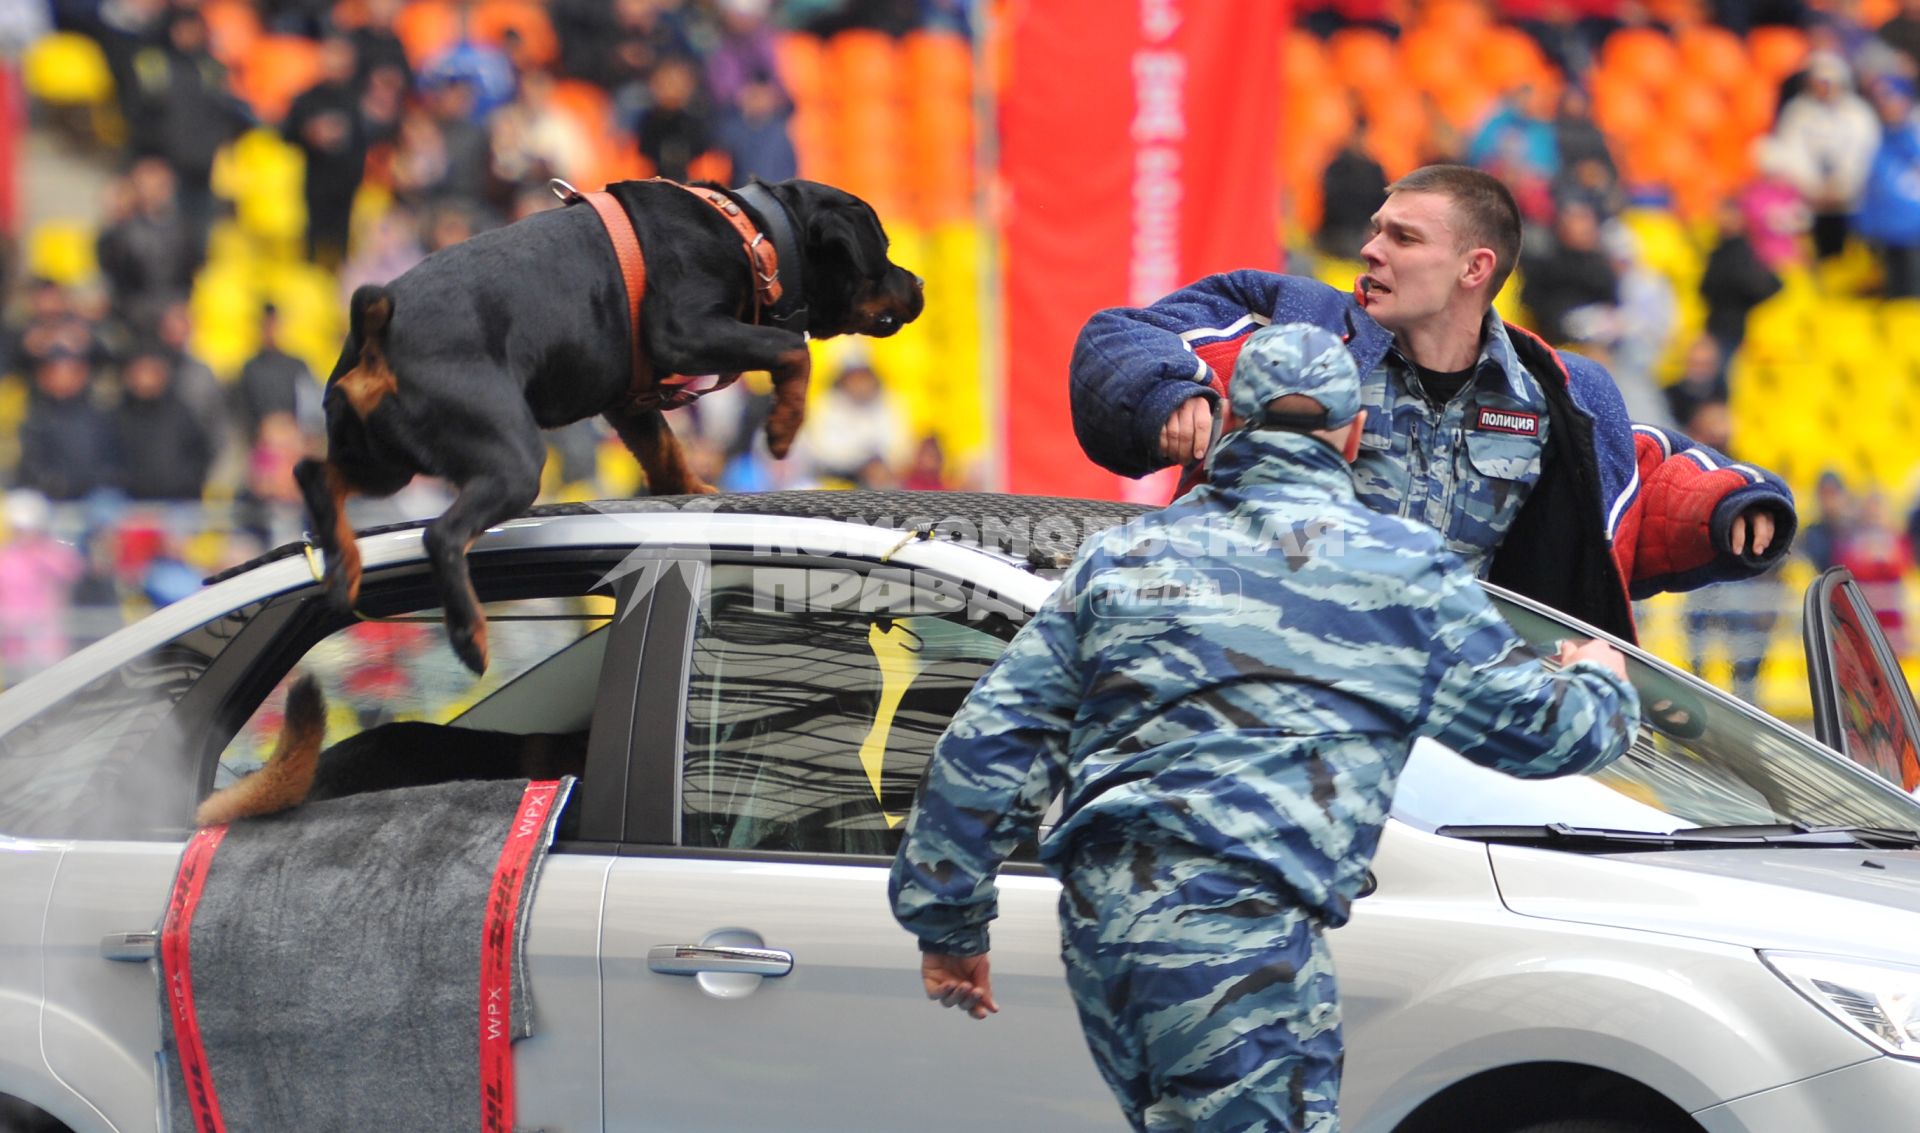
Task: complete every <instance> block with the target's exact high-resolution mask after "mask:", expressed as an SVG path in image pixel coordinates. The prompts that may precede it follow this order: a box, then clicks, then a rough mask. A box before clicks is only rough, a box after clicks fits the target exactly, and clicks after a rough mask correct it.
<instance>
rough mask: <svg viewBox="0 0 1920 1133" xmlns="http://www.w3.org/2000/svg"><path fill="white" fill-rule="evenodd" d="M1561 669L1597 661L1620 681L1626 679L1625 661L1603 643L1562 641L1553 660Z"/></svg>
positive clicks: (1612, 648)
mask: <svg viewBox="0 0 1920 1133" xmlns="http://www.w3.org/2000/svg"><path fill="white" fill-rule="evenodd" d="M1555 660H1557V661H1559V662H1560V667H1561V668H1563V669H1564V668H1566V667H1567V666H1568V665H1571V664H1573V663H1574V662H1575V661H1597V662H1599V663H1600V664H1602V665H1605V666H1606V667H1607V668H1608V669H1610V670H1612V672H1613V675H1614V676H1616V677H1619V678H1620V679H1621V680H1623V681H1624V680H1626V679H1627V659H1626V657H1625V656H1624V655H1622V654H1621V652H1620V651H1619V650H1618V649H1615V648H1614V647H1613V646H1611V645H1608V644H1607V643H1606V642H1604V641H1563V642H1561V643H1560V656H1559V657H1557V658H1555Z"/></svg>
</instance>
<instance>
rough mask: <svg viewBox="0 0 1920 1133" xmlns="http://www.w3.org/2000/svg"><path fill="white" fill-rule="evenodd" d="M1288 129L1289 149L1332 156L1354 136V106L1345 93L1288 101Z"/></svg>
mask: <svg viewBox="0 0 1920 1133" xmlns="http://www.w3.org/2000/svg"><path fill="white" fill-rule="evenodd" d="M1285 115H1286V117H1285V129H1286V137H1287V144H1288V147H1289V148H1293V147H1300V148H1303V149H1309V148H1311V149H1318V150H1324V151H1325V152H1326V153H1328V154H1331V153H1332V152H1333V151H1334V150H1335V149H1338V148H1339V147H1340V146H1341V145H1342V144H1343V143H1345V142H1346V140H1347V137H1348V135H1350V134H1352V133H1353V103H1352V100H1351V99H1350V98H1349V97H1348V95H1347V92H1346V91H1343V90H1338V89H1334V90H1323V91H1321V92H1320V93H1319V94H1318V95H1314V96H1309V97H1302V98H1293V99H1288V100H1287V105H1286V109H1285Z"/></svg>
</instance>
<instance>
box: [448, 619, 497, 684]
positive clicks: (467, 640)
mask: <svg viewBox="0 0 1920 1133" xmlns="http://www.w3.org/2000/svg"><path fill="white" fill-rule="evenodd" d="M447 644H449V645H451V646H453V655H454V656H456V657H458V658H460V663H461V664H462V665H465V666H466V667H467V668H469V669H471V670H473V675H474V676H476V677H480V676H485V675H486V672H487V634H486V631H485V630H484V629H482V630H480V631H479V632H475V631H473V630H468V629H456V628H454V627H453V626H451V625H449V626H448V627H447Z"/></svg>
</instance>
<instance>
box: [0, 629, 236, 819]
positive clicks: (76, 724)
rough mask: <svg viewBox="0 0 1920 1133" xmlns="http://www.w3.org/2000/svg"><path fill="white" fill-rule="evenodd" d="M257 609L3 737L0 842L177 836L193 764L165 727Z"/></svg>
mask: <svg viewBox="0 0 1920 1133" xmlns="http://www.w3.org/2000/svg"><path fill="white" fill-rule="evenodd" d="M263 606H264V604H262V603H255V604H252V605H248V606H245V607H242V608H241V609H238V610H235V611H233V612H231V613H228V614H226V615H223V616H222V617H219V618H216V619H214V620H213V621H210V622H208V623H206V624H205V625H202V626H200V627H198V628H196V629H194V630H192V631H190V632H188V633H185V634H182V635H181V636H180V637H177V638H175V639H174V640H172V641H170V642H168V643H166V644H165V645H162V646H160V647H159V648H157V649H153V650H149V651H148V652H147V653H145V654H143V655H141V656H139V657H136V658H134V659H133V660H131V661H128V662H126V663H125V664H122V665H119V666H117V667H116V668H114V669H112V670H110V671H108V672H107V673H105V674H103V675H102V676H100V677H98V678H96V679H94V680H93V681H91V682H89V683H88V684H86V685H84V686H82V687H81V688H80V689H78V690H77V691H75V692H73V693H72V694H71V695H68V696H66V697H63V698H61V699H60V700H59V701H58V702H56V703H54V704H51V705H49V706H48V707H47V709H46V710H45V711H42V712H40V713H39V714H38V715H36V716H34V717H32V718H31V719H29V720H27V721H26V722H24V723H23V724H21V725H20V726H19V727H17V728H14V729H13V730H12V731H10V732H8V733H7V734H6V735H5V736H0V834H9V835H13V836H15V837H22V838H32V837H40V838H62V837H114V838H131V839H143V838H156V837H173V836H177V833H178V830H179V827H180V824H181V822H182V821H184V818H185V813H186V810H187V808H189V807H190V806H191V804H192V800H191V799H190V798H189V797H188V792H187V790H186V789H185V783H186V782H187V781H188V779H189V778H190V777H191V775H192V772H193V767H192V764H193V760H192V758H191V757H190V756H189V754H188V753H187V751H186V747H185V744H184V742H183V740H182V738H181V737H179V736H177V735H174V734H172V733H170V732H169V731H168V730H167V726H168V724H169V721H170V719H171V717H172V714H173V709H174V706H175V705H176V704H178V703H179V702H180V698H181V697H183V696H185V695H186V694H187V692H188V690H189V689H191V688H192V687H193V686H194V683H195V682H196V681H198V680H199V679H200V676H201V674H203V673H205V672H206V671H207V667H208V666H210V665H211V664H213V661H214V659H215V658H216V657H218V656H219V655H220V653H221V651H222V650H224V649H225V648H226V646H227V644H228V643H229V642H231V641H232V640H233V639H234V637H235V636H237V635H238V634H239V633H240V631H241V630H242V629H244V628H245V627H246V626H247V625H248V623H250V622H251V621H252V620H253V619H254V617H255V616H256V615H258V614H259V612H260V610H261V609H262V608H263Z"/></svg>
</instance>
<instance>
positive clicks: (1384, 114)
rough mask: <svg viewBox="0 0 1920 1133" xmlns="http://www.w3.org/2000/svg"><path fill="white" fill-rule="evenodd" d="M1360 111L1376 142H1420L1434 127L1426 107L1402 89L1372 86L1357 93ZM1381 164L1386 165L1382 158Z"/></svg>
mask: <svg viewBox="0 0 1920 1133" xmlns="http://www.w3.org/2000/svg"><path fill="white" fill-rule="evenodd" d="M1357 93H1358V95H1359V99H1360V113H1361V114H1363V115H1365V116H1366V119H1367V131H1368V134H1369V136H1370V137H1371V138H1373V140H1374V141H1375V142H1376V143H1383V144H1384V143H1389V140H1391V141H1396V142H1397V141H1400V140H1407V141H1413V142H1419V141H1422V140H1423V139H1425V138H1426V137H1427V135H1428V134H1430V133H1431V132H1432V130H1433V122H1432V121H1431V120H1430V119H1429V118H1428V117H1427V108H1426V105H1425V104H1424V103H1422V102H1421V101H1420V100H1419V99H1416V98H1408V97H1407V93H1406V92H1405V91H1403V90H1391V89H1387V88H1380V87H1373V88H1368V89H1365V90H1361V91H1359V92H1357ZM1382 164H1385V162H1384V161H1383V162H1382Z"/></svg>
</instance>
